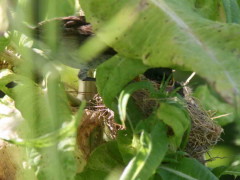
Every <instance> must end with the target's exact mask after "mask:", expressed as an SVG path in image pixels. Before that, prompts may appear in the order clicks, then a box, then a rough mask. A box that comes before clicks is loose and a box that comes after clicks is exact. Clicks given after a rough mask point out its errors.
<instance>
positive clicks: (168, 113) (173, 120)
mask: <svg viewBox="0 0 240 180" xmlns="http://www.w3.org/2000/svg"><path fill="white" fill-rule="evenodd" d="M157 116H158V118H159V119H161V120H162V121H163V122H164V123H165V124H167V125H168V126H169V127H170V128H171V129H172V130H173V133H174V135H172V137H170V138H172V140H173V146H174V147H173V148H174V149H175V150H176V149H177V148H178V147H179V146H180V144H181V142H182V138H183V135H184V133H185V131H186V130H187V129H188V128H189V126H190V120H189V118H188V116H187V114H186V112H184V110H183V109H181V108H180V107H177V106H175V105H171V104H167V103H163V102H162V103H161V105H160V107H159V109H158V111H157Z"/></svg>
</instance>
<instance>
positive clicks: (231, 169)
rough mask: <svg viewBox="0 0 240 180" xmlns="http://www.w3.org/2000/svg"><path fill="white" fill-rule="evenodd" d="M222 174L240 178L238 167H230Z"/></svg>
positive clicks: (239, 168) (239, 166)
mask: <svg viewBox="0 0 240 180" xmlns="http://www.w3.org/2000/svg"><path fill="white" fill-rule="evenodd" d="M222 174H229V175H233V176H240V165H239V164H238V165H236V166H230V167H229V168H227V169H226V170H225V171H224V172H223V173H222Z"/></svg>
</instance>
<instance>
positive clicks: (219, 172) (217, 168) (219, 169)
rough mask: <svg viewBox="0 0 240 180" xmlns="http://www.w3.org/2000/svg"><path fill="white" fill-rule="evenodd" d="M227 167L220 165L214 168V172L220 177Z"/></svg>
mask: <svg viewBox="0 0 240 180" xmlns="http://www.w3.org/2000/svg"><path fill="white" fill-rule="evenodd" d="M226 169H227V167H226V166H219V167H216V168H214V169H213V170H212V173H213V174H214V175H215V176H217V177H218V178H219V177H220V176H221V175H222V174H223V172H224V171H225V170H226Z"/></svg>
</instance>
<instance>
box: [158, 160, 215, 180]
mask: <svg viewBox="0 0 240 180" xmlns="http://www.w3.org/2000/svg"><path fill="white" fill-rule="evenodd" d="M158 174H159V175H160V176H161V177H162V179H163V180H168V179H178V180H202V179H204V180H217V179H218V178H217V177H216V176H214V175H213V174H212V173H211V171H210V170H209V169H207V167H205V166H204V165H202V164H201V163H200V162H198V161H197V160H195V159H190V158H183V159H181V160H180V161H179V163H171V164H168V165H161V166H160V167H159V169H158Z"/></svg>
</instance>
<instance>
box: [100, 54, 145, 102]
mask: <svg viewBox="0 0 240 180" xmlns="http://www.w3.org/2000/svg"><path fill="white" fill-rule="evenodd" d="M147 68H148V66H145V65H144V64H142V63H141V62H140V61H138V60H132V59H128V58H124V57H120V56H114V57H113V58H111V59H110V60H108V61H107V62H105V63H104V64H102V65H101V66H100V67H98V69H97V87H98V91H99V93H100V95H101V96H102V97H103V99H104V103H105V104H106V105H107V106H111V104H112V101H113V100H114V98H115V97H116V96H117V95H118V93H120V91H121V90H122V89H123V87H124V86H126V85H127V84H128V83H129V82H130V81H131V80H133V79H134V78H135V77H136V76H137V75H139V74H141V73H143V72H144V71H146V70H147Z"/></svg>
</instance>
